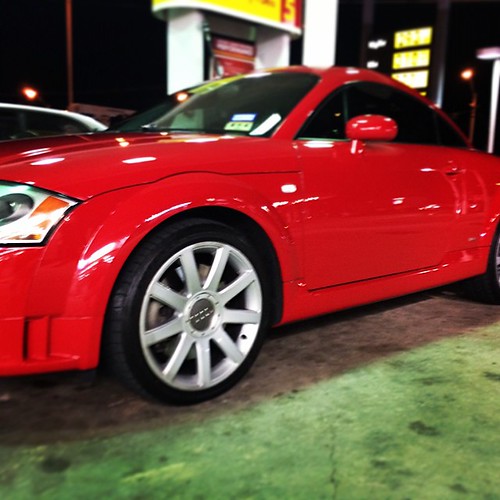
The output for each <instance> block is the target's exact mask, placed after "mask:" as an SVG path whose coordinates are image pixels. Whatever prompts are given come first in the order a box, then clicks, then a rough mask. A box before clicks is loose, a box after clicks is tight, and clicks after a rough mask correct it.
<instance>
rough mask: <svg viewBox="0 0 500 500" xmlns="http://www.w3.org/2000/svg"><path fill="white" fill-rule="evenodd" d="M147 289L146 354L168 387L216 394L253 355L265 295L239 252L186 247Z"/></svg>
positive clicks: (214, 244)
mask: <svg viewBox="0 0 500 500" xmlns="http://www.w3.org/2000/svg"><path fill="white" fill-rule="evenodd" d="M147 290H148V291H147V293H146V294H145V295H144V297H143V301H142V307H141V316H140V331H139V333H140V341H141V347H142V352H143V355H144V357H145V360H146V362H147V364H148V368H149V369H150V370H151V372H152V373H154V374H155V375H156V376H157V377H158V379H159V380H160V381H161V382H162V383H163V384H165V386H168V387H171V388H173V389H175V390H177V391H187V392H193V393H194V392H196V391H204V390H206V389H208V388H212V387H217V386H218V385H219V384H222V383H223V382H224V381H225V380H228V379H230V377H231V376H232V375H233V374H234V373H235V372H236V371H237V370H238V368H239V367H240V366H241V365H242V363H244V361H245V359H247V356H248V355H249V353H251V352H252V349H253V346H254V344H255V342H256V339H257V338H258V334H259V331H260V330H259V329H260V326H261V321H262V299H263V297H262V289H261V287H260V284H259V277H258V275H257V273H256V271H255V269H254V268H253V266H252V263H251V262H250V261H249V259H248V258H247V257H246V255H245V254H244V253H243V252H242V251H241V250H239V249H238V248H236V247H233V246H231V245H229V244H226V243H223V242H221V241H217V240H215V241H200V242H196V243H193V244H190V245H186V246H184V247H183V248H182V249H180V250H179V251H176V252H175V253H172V254H171V255H170V256H169V257H168V258H167V259H166V260H165V261H164V263H163V264H162V265H161V266H159V267H158V269H157V270H156V273H155V275H154V277H153V278H152V279H151V281H150V283H149V286H148V289H147ZM228 306H229V307H228ZM224 325H228V327H227V328H228V330H227V331H226V330H225V327H224Z"/></svg>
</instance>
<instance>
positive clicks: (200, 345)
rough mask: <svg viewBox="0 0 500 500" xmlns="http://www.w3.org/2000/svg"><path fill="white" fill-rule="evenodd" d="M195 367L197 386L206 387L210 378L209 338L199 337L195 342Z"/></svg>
mask: <svg viewBox="0 0 500 500" xmlns="http://www.w3.org/2000/svg"><path fill="white" fill-rule="evenodd" d="M196 367H197V373H198V386H199V387H208V386H209V385H210V382H211V380H212V365H211V363H210V341H209V339H200V340H198V342H196Z"/></svg>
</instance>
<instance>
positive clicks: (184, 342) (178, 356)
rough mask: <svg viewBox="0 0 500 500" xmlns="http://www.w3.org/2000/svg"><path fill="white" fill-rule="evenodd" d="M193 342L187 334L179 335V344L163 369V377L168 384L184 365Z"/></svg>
mask: <svg viewBox="0 0 500 500" xmlns="http://www.w3.org/2000/svg"><path fill="white" fill-rule="evenodd" d="M193 342H194V340H193V339H192V338H191V337H190V336H189V335H188V334H186V333H183V334H182V335H180V338H179V344H178V345H177V347H176V348H175V351H174V353H173V354H172V357H171V358H170V360H169V362H168V363H167V366H165V368H164V369H163V375H164V376H165V378H166V379H167V380H168V381H169V382H172V381H173V380H174V378H175V377H176V375H177V373H179V370H180V368H181V366H182V363H184V361H185V360H186V357H187V355H188V354H189V351H190V350H191V346H192V345H193Z"/></svg>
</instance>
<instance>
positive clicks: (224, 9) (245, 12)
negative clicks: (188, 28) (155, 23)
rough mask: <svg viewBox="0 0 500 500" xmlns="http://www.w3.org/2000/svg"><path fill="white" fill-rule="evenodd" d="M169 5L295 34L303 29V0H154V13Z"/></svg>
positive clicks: (174, 7) (168, 7)
mask: <svg viewBox="0 0 500 500" xmlns="http://www.w3.org/2000/svg"><path fill="white" fill-rule="evenodd" d="M165 9H200V10H209V11H211V12H216V13H219V14H223V15H226V16H231V17H237V18H240V19H246V20H247V21H251V22H254V23H258V24H266V25H268V26H273V27H275V28H279V29H283V30H285V31H288V32H290V33H292V34H295V35H300V34H301V32H302V30H301V26H302V21H301V11H302V0H152V10H153V12H154V13H157V12H161V11H163V10H165Z"/></svg>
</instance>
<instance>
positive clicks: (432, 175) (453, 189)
mask: <svg viewBox="0 0 500 500" xmlns="http://www.w3.org/2000/svg"><path fill="white" fill-rule="evenodd" d="M406 97H407V96H405V95H404V94H403V98H402V101H403V102H397V103H396V105H395V102H394V99H395V97H394V92H393V91H392V89H391V88H390V87H387V88H385V86H381V85H379V84H374V85H371V84H369V85H365V84H350V85H347V86H346V87H345V88H344V89H342V90H341V91H338V92H336V93H335V94H334V95H333V96H331V97H330V98H329V99H328V100H327V101H325V104H324V105H323V106H322V107H321V108H320V109H319V110H318V112H317V113H316V114H315V115H313V116H312V118H311V120H310V121H309V123H307V124H306V126H305V127H304V129H303V130H302V131H301V132H300V133H299V136H298V138H297V140H296V142H295V147H296V150H297V152H298V156H299V162H300V165H301V168H302V171H303V182H304V190H305V193H304V194H305V196H304V204H303V210H304V216H305V226H304V242H305V248H304V254H305V264H304V265H305V277H306V282H307V285H308V287H309V288H310V289H319V288H323V287H328V286H332V285H339V284H344V283H352V282H357V281H360V280H367V279H374V278H379V277H382V276H389V275H394V274H398V273H404V272H408V271H414V270H419V269H428V268H431V267H432V266H435V265H437V264H439V263H440V262H441V261H442V260H443V259H444V257H445V255H446V253H447V252H448V251H449V248H450V241H452V240H453V238H454V237H453V232H454V231H456V222H457V217H458V213H459V207H460V206H461V202H462V200H461V196H462V195H461V193H462V192H463V190H462V189H461V187H460V182H461V181H460V179H459V178H458V179H457V175H456V172H457V170H456V166H455V164H454V160H453V158H451V157H450V156H449V151H452V150H451V149H449V148H441V147H439V146H437V145H432V142H433V141H434V139H433V137H432V135H433V131H432V130H430V129H433V126H432V124H431V122H432V116H431V115H429V113H428V112H427V110H428V109H429V108H427V107H426V106H425V104H422V103H421V102H420V101H417V100H416V99H411V101H415V102H411V105H408V102H407V99H406ZM393 108H394V109H397V112H394V109H393ZM422 108H423V109H422ZM370 113H371V114H382V115H385V116H391V114H392V115H393V116H392V117H394V119H395V120H396V122H397V123H398V124H399V125H400V131H399V134H398V135H399V140H400V141H402V142H398V138H397V139H396V141H395V142H390V143H389V142H366V143H365V144H362V145H361V144H358V145H355V144H354V143H353V141H349V140H346V139H345V136H344V125H345V123H346V121H347V120H348V119H349V118H350V117H353V116H358V115H362V114H370ZM417 113H420V114H418V116H417ZM405 115H406V117H409V118H402V117H404V116H405ZM426 117H427V118H426ZM426 119H427V123H425V120H426ZM414 120H416V121H417V123H416V124H415V126H414V127H410V126H409V125H412V123H413V122H414ZM420 142H425V143H427V144H426V145H425V146H424V145H422V144H421V143H420Z"/></svg>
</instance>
